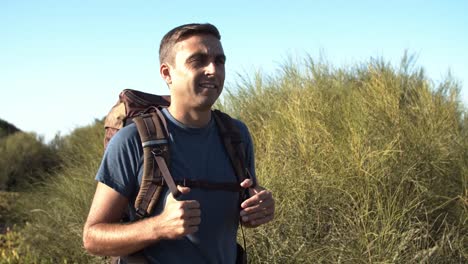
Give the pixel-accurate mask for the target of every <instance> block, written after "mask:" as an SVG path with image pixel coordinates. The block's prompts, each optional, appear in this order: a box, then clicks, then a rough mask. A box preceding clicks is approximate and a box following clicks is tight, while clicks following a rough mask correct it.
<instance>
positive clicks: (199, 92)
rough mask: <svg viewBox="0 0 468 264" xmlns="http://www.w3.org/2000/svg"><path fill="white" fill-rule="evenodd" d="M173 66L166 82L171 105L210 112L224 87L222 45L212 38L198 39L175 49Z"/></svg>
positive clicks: (181, 43) (194, 37) (184, 42)
mask: <svg viewBox="0 0 468 264" xmlns="http://www.w3.org/2000/svg"><path fill="white" fill-rule="evenodd" d="M174 54H175V56H174V63H173V65H168V66H169V72H170V76H169V79H168V78H166V82H168V84H169V87H170V89H171V97H172V99H171V101H172V102H173V103H176V104H178V105H179V106H182V107H183V108H185V109H188V110H199V111H203V110H209V109H211V106H212V105H213V104H214V103H215V102H216V99H218V97H219V95H220V94H221V92H222V90H223V86H224V77H225V72H224V63H225V61H226V57H225V55H224V51H223V47H222V46H221V42H220V41H219V40H218V39H217V38H216V37H214V36H211V35H195V36H191V37H189V38H187V39H185V40H183V41H180V42H178V43H177V44H176V45H175V46H174Z"/></svg>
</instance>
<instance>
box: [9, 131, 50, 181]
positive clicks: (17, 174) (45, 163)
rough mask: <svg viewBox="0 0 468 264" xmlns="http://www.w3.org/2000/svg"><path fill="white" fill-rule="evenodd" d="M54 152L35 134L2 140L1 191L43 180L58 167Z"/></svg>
mask: <svg viewBox="0 0 468 264" xmlns="http://www.w3.org/2000/svg"><path fill="white" fill-rule="evenodd" d="M58 161H59V159H58V157H57V154H56V152H55V151H54V150H52V149H51V148H50V147H49V146H47V145H46V144H44V143H43V142H42V141H41V140H39V139H38V138H37V137H36V135H35V134H33V133H23V132H19V133H14V134H11V135H9V136H7V137H4V138H0V190H10V189H14V188H16V187H17V186H20V185H21V184H22V183H26V182H33V181H36V180H39V179H41V178H42V177H43V176H45V175H46V174H47V173H48V172H51V171H52V170H53V169H54V168H56V166H57V165H58Z"/></svg>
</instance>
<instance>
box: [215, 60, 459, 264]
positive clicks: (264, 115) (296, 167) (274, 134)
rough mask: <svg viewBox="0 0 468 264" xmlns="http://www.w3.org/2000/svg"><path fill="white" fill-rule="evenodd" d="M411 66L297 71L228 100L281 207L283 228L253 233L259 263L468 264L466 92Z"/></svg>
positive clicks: (312, 66) (250, 83)
mask: <svg viewBox="0 0 468 264" xmlns="http://www.w3.org/2000/svg"><path fill="white" fill-rule="evenodd" d="M411 66H412V64H411V63H410V62H408V60H407V58H406V57H405V58H404V60H403V62H402V65H401V66H400V67H399V68H397V69H394V68H393V67H391V65H389V64H386V63H384V62H383V61H381V60H372V61H370V62H369V63H366V64H363V65H360V66H357V67H355V68H352V69H348V70H346V69H332V68H331V67H330V66H329V65H327V64H324V63H316V62H315V61H313V60H307V61H306V62H305V64H304V65H303V66H300V65H299V64H297V63H288V64H286V65H284V66H283V68H282V72H281V73H280V74H278V75H277V76H274V77H263V76H261V75H260V74H257V75H256V76H254V77H253V78H251V79H247V80H244V81H243V82H242V83H240V84H238V85H237V86H238V87H235V88H236V89H235V90H234V92H231V93H230V94H229V95H228V98H226V99H225V102H226V104H225V105H224V108H225V109H227V110H229V111H230V112H231V113H232V114H233V115H234V116H237V117H239V118H240V119H241V120H244V121H245V122H246V123H247V125H248V127H249V128H250V130H251V132H252V135H253V139H254V142H255V146H256V161H257V175H258V178H259V179H260V182H261V183H262V184H263V185H265V186H267V187H268V188H269V189H271V190H273V193H274V194H275V197H276V200H277V215H276V220H275V221H274V222H273V223H272V224H270V225H267V226H265V227H262V228H259V229H256V230H249V231H248V239H247V241H248V244H249V247H248V250H249V252H250V256H251V258H252V261H253V263H341V262H342V263H421V262H429V263H462V262H466V261H467V257H468V252H467V249H466V248H467V247H466V243H467V239H466V234H467V231H468V230H467V227H466V222H467V220H468V214H467V202H466V201H467V199H468V197H467V192H466V190H467V176H468V174H467V172H468V156H467V149H468V144H467V134H466V124H467V123H466V112H465V110H464V109H463V106H462V105H461V103H460V102H459V99H458V90H459V87H458V85H457V84H456V83H454V82H452V81H451V80H450V78H448V79H447V80H446V81H445V82H443V83H442V84H440V85H439V86H437V87H434V85H433V84H432V83H431V82H430V80H429V79H428V78H427V77H425V75H424V73H423V71H422V70H419V69H414V70H410V69H411Z"/></svg>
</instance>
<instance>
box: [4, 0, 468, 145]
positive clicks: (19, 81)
mask: <svg viewBox="0 0 468 264" xmlns="http://www.w3.org/2000/svg"><path fill="white" fill-rule="evenodd" d="M467 14H468V1H461V0H460V1H456V0H447V1H431V0H427V1H377V0H376V1H306V0H303V1H294V0H289V1H282V0H280V1H271V0H270V1H266V0H258V1H255V0H250V1H245V0H238V1H177V0H174V1H149V0H148V1H140V0H134V1H116V0H114V1H110V0H106V1H104V0H103V1H99V0H95V1H92V0H80V1H78V0H66V1H65V0H62V1H58V0H57V1H51V0H49V1H47V0H42V1H33V0H30V1H26V0H0V37H1V41H0V98H1V102H0V118H2V119H4V120H6V121H8V122H10V123H13V124H14V125H16V126H17V127H18V128H20V129H22V130H25V131H33V132H36V133H38V134H39V135H42V136H44V137H45V138H46V140H49V139H51V138H53V136H54V135H55V134H56V133H57V132H58V131H60V132H61V134H62V135H64V134H67V133H69V132H70V131H72V130H73V129H75V128H77V127H81V126H84V125H88V124H91V123H92V122H93V121H94V119H95V118H101V117H103V116H104V115H105V114H106V113H107V111H108V110H109V108H110V107H111V106H112V105H113V104H114V103H115V101H116V99H117V95H118V93H119V92H120V91H121V90H122V89H124V88H127V87H130V88H133V89H139V90H143V91H147V92H153V93H164V94H167V93H168V90H167V88H166V86H165V85H164V84H163V82H162V81H161V80H160V77H159V73H158V66H159V65H158V56H157V51H158V45H159V41H160V39H161V37H162V36H163V35H164V34H165V33H166V32H167V31H168V30H170V29H171V28H173V27H175V26H178V25H180V24H184V23H190V22H210V23H213V24H215V25H216V26H217V27H218V28H219V29H220V31H221V35H222V43H223V46H224V50H225V53H226V55H227V57H228V60H227V65H226V67H227V84H226V86H227V87H229V86H230V85H229V84H232V83H234V81H235V80H236V75H237V74H238V73H239V74H243V73H248V72H250V71H252V70H255V69H262V70H263V71H264V72H265V73H267V74H274V72H275V71H276V69H278V67H279V66H280V64H281V63H282V62H284V61H285V58H286V57H288V56H289V55H292V56H299V57H301V56H305V54H310V55H311V56H312V57H313V58H315V59H319V57H320V55H323V56H325V57H326V58H327V60H328V61H330V62H331V63H332V64H333V65H335V66H340V65H353V64H354V63H360V62H364V61H366V60H368V59H369V58H370V57H383V58H384V59H385V60H387V61H390V62H392V63H395V64H397V63H398V62H399V60H400V59H401V57H402V55H403V53H404V51H405V50H408V51H409V52H410V54H415V55H416V56H417V65H418V66H422V67H424V68H425V69H426V72H427V74H428V75H429V76H430V77H431V78H432V79H433V80H434V81H435V82H437V81H440V80H441V79H443V77H444V76H446V74H447V72H448V70H449V69H450V70H451V72H452V75H454V76H455V77H456V78H457V79H458V80H459V81H460V82H461V83H462V87H463V89H462V101H463V102H464V103H465V105H467V106H468V66H467V64H468V15H467Z"/></svg>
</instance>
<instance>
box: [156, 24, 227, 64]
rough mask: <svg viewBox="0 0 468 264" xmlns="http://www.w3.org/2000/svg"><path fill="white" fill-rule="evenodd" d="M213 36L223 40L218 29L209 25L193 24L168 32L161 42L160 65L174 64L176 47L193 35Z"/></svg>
mask: <svg viewBox="0 0 468 264" xmlns="http://www.w3.org/2000/svg"><path fill="white" fill-rule="evenodd" d="M202 34H207V35H212V36H214V37H216V38H217V39H218V40H221V35H220V34H219V31H218V29H217V28H216V27H215V26H214V25H212V24H209V23H205V24H198V23H191V24H185V25H182V26H178V27H176V28H174V29H172V30H171V31H169V32H167V33H166V35H164V37H163V38H162V40H161V43H160V44H159V63H160V64H162V63H164V62H169V63H173V62H174V53H173V48H174V45H175V44H176V43H177V42H179V41H182V40H185V39H187V38H189V37H191V36H193V35H202Z"/></svg>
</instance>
